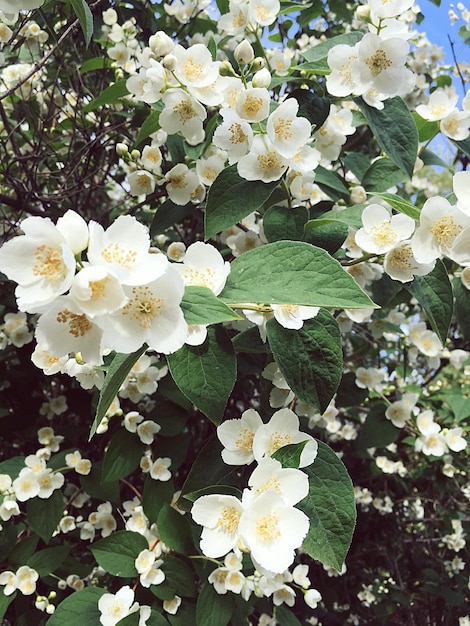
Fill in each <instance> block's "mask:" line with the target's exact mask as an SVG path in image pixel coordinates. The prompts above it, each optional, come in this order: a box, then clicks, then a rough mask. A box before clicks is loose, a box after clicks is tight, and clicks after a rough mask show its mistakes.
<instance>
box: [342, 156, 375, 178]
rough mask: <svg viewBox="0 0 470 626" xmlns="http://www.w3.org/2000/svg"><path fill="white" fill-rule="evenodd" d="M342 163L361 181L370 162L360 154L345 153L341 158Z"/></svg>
mask: <svg viewBox="0 0 470 626" xmlns="http://www.w3.org/2000/svg"><path fill="white" fill-rule="evenodd" d="M343 163H344V165H345V167H346V168H347V169H348V170H351V172H352V173H353V174H354V175H355V176H356V177H357V178H358V179H359V180H362V177H363V176H364V174H365V173H366V172H367V170H368V169H369V167H370V160H369V159H368V158H367V157H366V155H365V154H362V152H347V153H346V155H345V156H344V158H343Z"/></svg>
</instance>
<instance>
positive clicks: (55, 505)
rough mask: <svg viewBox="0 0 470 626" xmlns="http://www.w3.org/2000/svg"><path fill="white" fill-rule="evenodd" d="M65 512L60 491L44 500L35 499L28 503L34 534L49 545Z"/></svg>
mask: <svg viewBox="0 0 470 626" xmlns="http://www.w3.org/2000/svg"><path fill="white" fill-rule="evenodd" d="M63 512H64V498H63V495H62V492H61V490H60V489H56V490H55V491H53V492H52V495H51V496H50V497H49V498H47V500H43V499H42V498H33V499H32V500H28V502H27V503H26V515H27V517H28V522H29V525H30V526H31V528H32V529H33V530H34V532H35V533H36V534H37V535H39V536H40V537H41V539H42V540H43V541H44V543H48V541H49V539H50V538H51V537H52V533H53V532H54V531H55V529H56V528H57V525H58V524H59V522H60V520H61V518H62V515H63Z"/></svg>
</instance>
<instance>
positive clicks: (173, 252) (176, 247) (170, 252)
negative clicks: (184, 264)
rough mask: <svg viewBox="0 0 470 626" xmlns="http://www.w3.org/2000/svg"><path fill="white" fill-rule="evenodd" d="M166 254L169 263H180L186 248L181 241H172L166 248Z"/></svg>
mask: <svg viewBox="0 0 470 626" xmlns="http://www.w3.org/2000/svg"><path fill="white" fill-rule="evenodd" d="M166 254H167V256H168V258H169V259H170V261H182V260H183V259H184V256H185V254H186V246H185V245H184V243H183V242H182V241H173V242H172V243H170V245H169V246H168V249H167V251H166Z"/></svg>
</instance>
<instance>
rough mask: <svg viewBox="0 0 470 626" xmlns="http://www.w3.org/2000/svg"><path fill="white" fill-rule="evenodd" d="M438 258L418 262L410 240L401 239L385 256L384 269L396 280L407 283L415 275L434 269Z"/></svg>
mask: <svg viewBox="0 0 470 626" xmlns="http://www.w3.org/2000/svg"><path fill="white" fill-rule="evenodd" d="M435 264H436V260H434V261H432V262H430V263H418V261H417V260H416V259H415V258H414V256H413V248H412V246H411V242H410V241H401V242H400V243H398V244H397V245H396V246H395V247H394V248H392V249H391V250H389V251H388V252H387V254H386V255H385V258H384V271H385V272H386V273H387V274H388V275H389V276H390V277H391V278H393V279H394V280H398V281H400V282H401V283H407V282H409V281H410V280H413V278H414V277H415V276H426V274H429V273H430V272H432V270H433V269H434V266H435Z"/></svg>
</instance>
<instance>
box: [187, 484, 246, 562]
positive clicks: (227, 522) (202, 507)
mask: <svg viewBox="0 0 470 626" xmlns="http://www.w3.org/2000/svg"><path fill="white" fill-rule="evenodd" d="M242 512H243V507H242V503H241V502H240V500H238V498H235V496H223V495H217V494H211V495H208V496H201V497H200V498H198V499H197V500H196V502H195V503H194V504H193V507H192V509H191V515H192V517H193V519H194V521H195V522H196V524H200V525H201V526H203V530H202V535H201V544H200V545H201V550H202V552H203V553H204V554H205V555H206V556H209V557H211V558H217V557H220V556H224V555H225V554H227V552H230V551H231V550H233V548H234V547H235V546H236V545H237V543H238V538H239V531H238V526H239V522H240V517H241V515H242Z"/></svg>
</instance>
